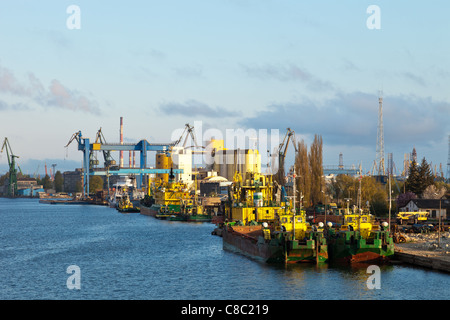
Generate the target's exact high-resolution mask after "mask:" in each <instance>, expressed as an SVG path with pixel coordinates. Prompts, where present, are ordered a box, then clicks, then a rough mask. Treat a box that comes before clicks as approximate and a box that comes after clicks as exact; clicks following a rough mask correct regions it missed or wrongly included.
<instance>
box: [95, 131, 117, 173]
mask: <svg viewBox="0 0 450 320" xmlns="http://www.w3.org/2000/svg"><path fill="white" fill-rule="evenodd" d="M95 143H101V144H106V139H105V136H104V135H103V132H102V128H100V129H99V130H98V131H97V137H96V138H95ZM102 152H103V159H105V168H109V167H111V166H114V165H115V164H116V160H114V159H113V157H112V156H111V151H110V150H102Z"/></svg>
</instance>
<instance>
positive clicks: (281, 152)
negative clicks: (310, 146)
mask: <svg viewBox="0 0 450 320" xmlns="http://www.w3.org/2000/svg"><path fill="white" fill-rule="evenodd" d="M290 141H291V142H292V144H294V149H295V152H298V150H297V142H296V140H295V132H294V131H293V130H291V128H287V132H286V135H285V136H284V139H283V141H282V142H281V143H280V145H279V147H278V172H277V180H278V181H277V182H278V184H279V185H281V186H284V184H285V180H284V160H285V159H286V153H287V149H288V146H289V142H290Z"/></svg>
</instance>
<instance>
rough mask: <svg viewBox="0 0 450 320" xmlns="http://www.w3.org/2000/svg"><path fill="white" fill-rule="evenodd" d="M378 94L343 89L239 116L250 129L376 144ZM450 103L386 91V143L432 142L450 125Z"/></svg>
mask: <svg viewBox="0 0 450 320" xmlns="http://www.w3.org/2000/svg"><path fill="white" fill-rule="evenodd" d="M378 106H379V104H378V96H376V95H374V94H367V93H363V92H353V93H347V94H344V93H339V94H336V96H335V97H334V98H332V99H329V100H327V101H325V102H323V103H317V102H314V101H309V100H304V101H300V102H286V103H282V102H279V103H274V104H272V105H269V106H268V107H267V108H266V110H263V111H259V112H258V114H257V115H255V116H254V117H250V118H246V119H243V120H241V121H240V123H239V124H240V125H242V126H244V127H248V128H266V129H275V128H278V129H280V130H281V132H283V130H284V129H283V128H288V127H289V128H291V129H293V130H294V131H295V132H296V134H300V135H314V134H321V135H322V137H323V141H324V143H325V144H328V145H352V146H374V147H375V146H376V141H377V128H378ZM449 117H450V103H448V102H446V101H435V100H433V99H432V98H429V97H427V98H423V97H416V96H412V95H410V96H385V97H384V98H383V126H384V140H385V144H389V145H390V146H391V147H393V146H395V145H397V146H398V145H402V144H416V145H419V144H424V145H427V146H431V145H432V144H433V143H435V142H436V143H437V142H439V141H441V140H442V137H444V136H446V134H448V132H449V130H450V125H449V123H448V121H447V119H448V118H449Z"/></svg>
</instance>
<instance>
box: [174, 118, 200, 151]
mask: <svg viewBox="0 0 450 320" xmlns="http://www.w3.org/2000/svg"><path fill="white" fill-rule="evenodd" d="M184 134H186V138H184V142H183V148H186V142H187V139H188V137H189V136H191V138H192V141H194V144H195V146H196V147H198V144H197V139H196V138H195V134H194V127H192V126H191V125H190V124H189V123H186V125H185V127H184V131H183V133H182V134H181V136H180V138H178V140H177V141H175V144H174V147H177V146H178V144H179V143H180V142H181V139H183V136H184Z"/></svg>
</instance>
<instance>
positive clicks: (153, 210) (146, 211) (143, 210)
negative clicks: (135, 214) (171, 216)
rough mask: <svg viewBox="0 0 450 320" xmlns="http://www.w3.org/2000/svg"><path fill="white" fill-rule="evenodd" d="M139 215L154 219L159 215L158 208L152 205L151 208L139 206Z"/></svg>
mask: <svg viewBox="0 0 450 320" xmlns="http://www.w3.org/2000/svg"><path fill="white" fill-rule="evenodd" d="M140 213H141V214H143V215H144V216H151V217H156V215H157V214H159V213H160V212H159V208H156V207H155V206H154V205H152V206H151V207H147V206H144V205H141V210H140Z"/></svg>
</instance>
